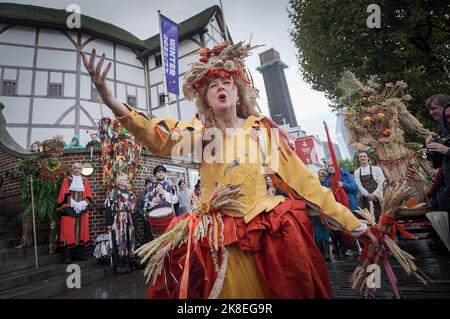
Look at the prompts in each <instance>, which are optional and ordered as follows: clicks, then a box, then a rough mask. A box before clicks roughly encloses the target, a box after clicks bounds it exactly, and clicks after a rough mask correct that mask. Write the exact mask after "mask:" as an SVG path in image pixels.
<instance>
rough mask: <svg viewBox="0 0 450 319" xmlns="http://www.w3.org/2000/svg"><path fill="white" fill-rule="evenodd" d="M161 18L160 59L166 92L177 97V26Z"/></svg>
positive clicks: (165, 18)
mask: <svg viewBox="0 0 450 319" xmlns="http://www.w3.org/2000/svg"><path fill="white" fill-rule="evenodd" d="M160 16H161V36H162V46H163V47H162V58H163V59H164V65H165V68H166V69H165V72H164V73H165V74H166V84H167V92H170V93H172V94H176V95H179V89H178V24H176V23H175V22H173V21H172V20H170V19H168V18H167V17H165V16H163V15H162V14H161V15H160Z"/></svg>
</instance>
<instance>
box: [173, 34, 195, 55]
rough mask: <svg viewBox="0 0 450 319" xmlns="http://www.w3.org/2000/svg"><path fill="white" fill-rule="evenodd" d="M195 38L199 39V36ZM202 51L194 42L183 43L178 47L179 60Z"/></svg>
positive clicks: (186, 41)
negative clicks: (199, 50) (193, 52)
mask: <svg viewBox="0 0 450 319" xmlns="http://www.w3.org/2000/svg"><path fill="white" fill-rule="evenodd" d="M194 38H197V39H198V38H199V37H198V36H196V37H194ZM198 49H200V47H199V46H198V45H197V44H196V43H195V42H193V41H191V40H189V39H187V40H184V41H182V42H181V43H180V44H179V46H178V58H180V57H182V56H183V55H185V54H188V53H191V52H192V51H196V50H198Z"/></svg>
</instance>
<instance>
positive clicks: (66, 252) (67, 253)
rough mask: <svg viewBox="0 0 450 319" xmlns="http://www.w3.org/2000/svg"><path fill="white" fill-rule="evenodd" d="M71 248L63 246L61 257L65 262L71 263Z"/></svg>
mask: <svg viewBox="0 0 450 319" xmlns="http://www.w3.org/2000/svg"><path fill="white" fill-rule="evenodd" d="M71 255H72V249H69V248H64V252H63V258H64V263H65V264H71V263H72V256H71Z"/></svg>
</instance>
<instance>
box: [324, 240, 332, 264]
mask: <svg viewBox="0 0 450 319" xmlns="http://www.w3.org/2000/svg"><path fill="white" fill-rule="evenodd" d="M323 257H324V258H325V260H326V261H331V257H330V244H324V245H323Z"/></svg>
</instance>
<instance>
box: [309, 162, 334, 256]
mask: <svg viewBox="0 0 450 319" xmlns="http://www.w3.org/2000/svg"><path fill="white" fill-rule="evenodd" d="M317 175H318V177H319V181H320V184H322V185H323V183H324V181H325V178H326V177H327V175H328V171H327V170H326V169H325V168H321V169H319V171H318V172H317ZM311 220H312V222H313V225H314V239H315V241H316V245H317V247H319V250H320V252H321V253H322V255H323V257H324V258H325V260H326V261H330V260H331V257H330V231H329V230H328V229H327V227H326V226H325V224H324V223H323V222H322V220H320V218H319V217H318V216H311Z"/></svg>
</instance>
